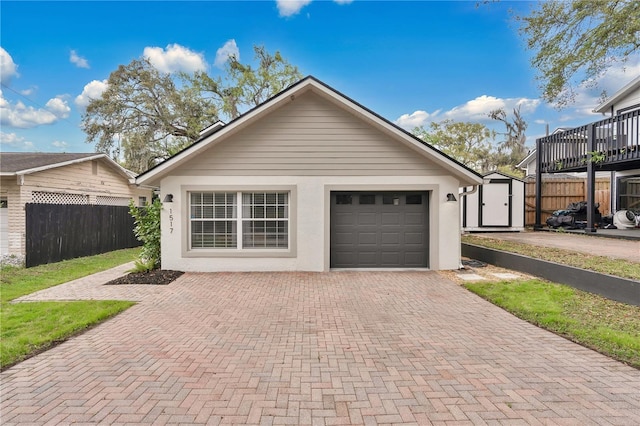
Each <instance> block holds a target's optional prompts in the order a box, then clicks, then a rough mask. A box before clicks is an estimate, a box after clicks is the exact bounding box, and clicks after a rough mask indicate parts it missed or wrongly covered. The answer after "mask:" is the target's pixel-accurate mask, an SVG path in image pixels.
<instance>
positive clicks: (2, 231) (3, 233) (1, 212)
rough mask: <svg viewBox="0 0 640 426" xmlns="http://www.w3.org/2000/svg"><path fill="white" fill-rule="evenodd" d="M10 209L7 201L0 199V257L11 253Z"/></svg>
mask: <svg viewBox="0 0 640 426" xmlns="http://www.w3.org/2000/svg"><path fill="white" fill-rule="evenodd" d="M8 213H9V209H8V208H7V199H6V198H4V197H3V198H0V255H2V254H8V253H9V214H8Z"/></svg>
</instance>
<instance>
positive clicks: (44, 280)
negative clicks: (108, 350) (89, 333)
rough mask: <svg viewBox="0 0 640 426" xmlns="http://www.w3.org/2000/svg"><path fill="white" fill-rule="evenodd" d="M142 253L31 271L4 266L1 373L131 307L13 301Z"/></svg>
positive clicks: (132, 251)
mask: <svg viewBox="0 0 640 426" xmlns="http://www.w3.org/2000/svg"><path fill="white" fill-rule="evenodd" d="M138 253H139V249H126V250H118V251H114V252H111V253H104V254H100V255H97V256H90V257H83V258H79V259H72V260H65V261H63V262H58V263H52V264H49V265H40V266H36V267H33V268H28V269H25V268H15V267H2V268H1V269H0V307H1V309H2V313H0V369H2V370H4V369H6V368H8V367H10V366H11V365H14V364H16V363H18V362H20V361H22V360H24V359H27V358H29V357H31V356H33V355H35V354H38V353H40V352H42V351H44V350H46V349H48V348H50V347H52V346H54V345H56V344H58V343H60V342H62V341H64V340H66V339H68V338H69V337H71V336H74V335H76V334H78V333H80V332H82V331H84V330H86V329H88V328H90V327H92V326H94V325H96V324H98V323H100V322H102V321H104V320H106V319H108V318H110V317H112V316H114V315H116V314H117V313H119V312H122V311H123V310H125V309H127V308H128V307H130V306H132V305H133V303H132V302H122V301H110V300H106V301H74V302H26V303H10V302H11V301H12V300H13V299H16V298H18V297H20V296H24V295H27V294H30V293H33V292H35V291H38V290H42V289H45V288H49V287H52V286H55V285H58V284H62V283H65V282H67V281H71V280H74V279H76V278H81V277H84V276H87V275H90V274H93V273H95V272H100V271H104V270H106V269H109V268H113V267H115V266H118V265H121V264H123V263H127V262H130V261H132V260H134V259H136V258H137V256H138Z"/></svg>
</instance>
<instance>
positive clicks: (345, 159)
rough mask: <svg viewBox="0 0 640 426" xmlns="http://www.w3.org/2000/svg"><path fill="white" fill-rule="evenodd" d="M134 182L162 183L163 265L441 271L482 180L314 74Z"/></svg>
mask: <svg viewBox="0 0 640 426" xmlns="http://www.w3.org/2000/svg"><path fill="white" fill-rule="evenodd" d="M136 182H137V183H138V184H141V185H153V186H159V187H160V192H161V194H160V197H161V198H160V199H161V200H163V201H164V202H163V211H162V217H161V219H162V243H161V244H162V267H163V268H164V269H177V270H182V271H202V272H206V271H283V270H295V271H327V270H330V269H332V268H334V269H335V268H430V269H435V270H437V269H457V268H458V266H459V264H460V207H459V204H458V203H459V199H460V195H459V189H460V188H462V187H467V186H475V185H479V184H481V183H482V177H481V176H480V175H478V174H477V173H476V172H474V171H472V170H471V169H469V168H467V167H465V166H464V165H462V164H460V163H458V162H457V161H455V160H453V159H452V158H450V157H448V156H446V155H444V154H443V153H442V152H440V151H438V150H436V149H435V148H433V147H432V146H430V145H428V144H425V143H424V142H423V141H421V140H419V139H417V138H416V137H414V136H412V135H411V134H410V133H408V132H406V131H404V130H402V129H400V128H399V127H397V126H396V125H394V124H393V123H391V122H389V121H387V120H385V119H383V118H382V117H380V116H379V115H377V114H376V113H374V112H373V111H371V110H369V109H367V108H365V107H364V106H362V105H360V104H358V103H357V102H356V101H354V100H352V99H350V98H348V97H346V96H345V95H343V94H341V93H339V92H338V91H336V90H334V89H333V88H331V87H329V86H328V85H326V84H324V83H322V82H321V81H319V80H317V79H315V78H314V77H311V76H309V77H306V78H304V79H302V80H301V81H299V82H298V83H296V84H294V85H292V86H290V87H289V88H287V89H285V90H284V91H282V92H281V93H279V94H277V95H276V96H274V97H272V98H271V99H269V100H267V101H266V102H264V103H263V104H261V105H259V106H258V107H256V108H254V109H252V110H250V111H248V112H247V113H245V114H243V115H242V116H240V117H238V118H237V119H235V120H233V121H232V122H230V123H228V124H227V125H224V126H217V127H215V128H213V129H211V130H210V131H208V132H205V134H204V135H203V137H201V139H200V140H199V141H197V142H196V143H194V144H193V145H191V146H190V147H188V148H186V149H184V150H183V151H181V152H179V153H178V154H176V155H175V156H173V157H171V158H169V159H168V160H166V161H165V162H163V163H161V164H159V165H157V166H155V167H154V168H152V169H150V170H148V171H146V172H144V173H142V174H141V175H139V176H138V177H137V178H136Z"/></svg>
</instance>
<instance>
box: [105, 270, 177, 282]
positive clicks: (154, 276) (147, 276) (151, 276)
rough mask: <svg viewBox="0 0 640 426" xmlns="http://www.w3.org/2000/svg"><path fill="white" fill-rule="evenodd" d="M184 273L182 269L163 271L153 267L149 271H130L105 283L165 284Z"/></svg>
mask: <svg viewBox="0 0 640 426" xmlns="http://www.w3.org/2000/svg"><path fill="white" fill-rule="evenodd" d="M182 274H184V272H182V271H165V270H162V269H154V270H153V271H149V272H131V273H129V274H127V275H125V276H123V277H120V278H116V279H115V280H111V281H109V282H108V283H106V284H105V285H121V284H146V285H167V284H169V283H171V282H173V281H175V280H176V279H178V277H180V275H182Z"/></svg>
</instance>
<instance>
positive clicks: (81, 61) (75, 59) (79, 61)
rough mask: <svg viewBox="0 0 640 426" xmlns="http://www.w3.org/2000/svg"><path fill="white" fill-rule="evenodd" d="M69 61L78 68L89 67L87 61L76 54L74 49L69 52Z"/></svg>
mask: <svg viewBox="0 0 640 426" xmlns="http://www.w3.org/2000/svg"><path fill="white" fill-rule="evenodd" d="M69 61H71V63H72V64H76V66H77V67H78V68H87V69H88V68H90V67H89V61H87V60H86V59H85V58H83V57H81V56H78V54H77V53H76V51H75V50H72V51H71V54H70V55H69Z"/></svg>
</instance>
